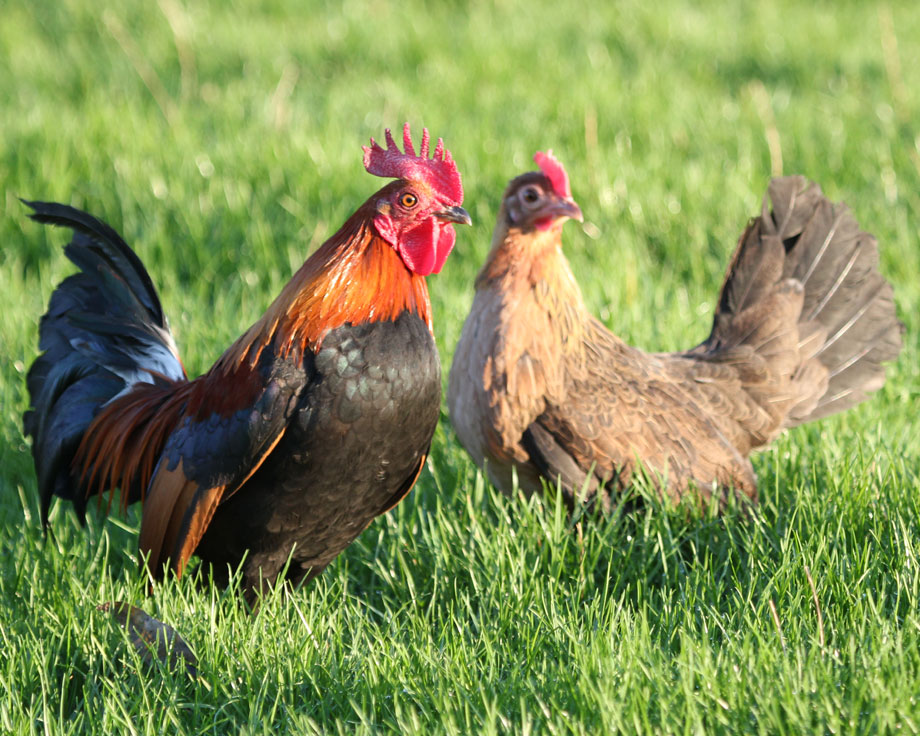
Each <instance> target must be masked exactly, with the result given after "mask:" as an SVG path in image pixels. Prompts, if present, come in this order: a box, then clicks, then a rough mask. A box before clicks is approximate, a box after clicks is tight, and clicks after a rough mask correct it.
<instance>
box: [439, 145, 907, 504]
mask: <svg viewBox="0 0 920 736" xmlns="http://www.w3.org/2000/svg"><path fill="white" fill-rule="evenodd" d="M535 161H536V162H537V164H538V166H539V169H540V171H537V172H530V173H525V174H522V175H521V176H518V177H517V178H515V179H513V180H512V181H511V182H510V184H509V185H508V187H507V189H506V190H505V193H504V196H503V198H502V204H501V209H500V211H499V214H498V222H497V224H496V227H495V231H494V235H493V239H492V249H491V252H490V253H489V255H488V258H487V259H486V262H485V265H484V266H483V267H482V269H481V271H480V272H479V275H478V277H477V279H476V296H475V298H474V301H473V306H472V309H471V311H470V314H469V316H468V317H467V319H466V323H465V324H464V327H463V332H462V335H461V337H460V342H459V344H458V345H457V348H456V352H455V355H454V361H453V365H452V366H451V371H450V379H449V387H448V408H449V411H450V418H451V421H452V423H453V425H454V427H455V429H456V432H457V435H458V437H459V438H460V441H461V442H462V443H463V445H464V447H465V448H466V449H467V451H469V453H470V454H471V456H472V457H473V459H474V460H475V461H476V463H477V464H478V465H479V466H480V467H484V468H485V469H486V471H487V472H488V474H489V477H490V478H491V479H492V481H493V482H494V483H495V485H497V486H498V487H499V488H501V489H502V490H504V491H505V492H506V493H510V492H511V490H512V488H513V487H514V485H515V478H516V483H517V485H518V487H520V488H521V489H523V490H524V491H525V492H535V491H539V490H540V489H541V487H542V481H543V480H545V481H547V482H548V483H549V484H551V485H553V486H555V485H556V484H558V485H559V487H560V488H561V491H562V493H563V494H564V497H565V499H566V501H567V502H568V503H569V504H570V505H572V504H574V503H576V502H583V501H584V502H588V503H590V504H594V505H597V506H600V507H601V508H605V509H606V508H610V507H611V505H612V504H613V502H614V500H615V494H616V492H617V491H618V490H619V489H622V488H623V487H624V486H625V485H627V484H628V483H629V482H630V479H631V478H632V476H633V475H634V473H636V472H637V471H639V469H640V468H642V469H644V471H643V472H647V475H648V477H649V478H650V479H651V480H652V481H653V482H654V483H655V484H656V485H658V486H659V488H660V489H663V490H664V489H666V493H667V495H668V496H670V497H671V498H672V499H675V500H676V499H678V498H680V497H682V496H684V495H686V494H687V493H688V492H694V493H697V494H698V495H699V496H700V497H701V498H703V499H704V500H705V499H708V498H710V497H712V496H713V494H716V498H717V499H718V500H719V502H720V503H724V501H725V500H727V498H728V497H729V494H735V495H736V496H737V497H738V498H741V499H751V500H756V498H757V480H756V476H755V474H754V469H753V466H752V465H751V461H750V459H749V457H748V456H749V454H750V453H751V451H752V450H755V449H757V448H761V447H764V446H765V445H767V444H768V443H769V442H770V441H771V440H773V439H774V438H775V437H776V436H777V435H778V434H779V433H780V432H782V431H783V430H784V429H786V428H788V427H794V426H796V425H798V424H802V423H803V422H808V421H811V420H814V419H819V418H821V417H825V416H827V415H829V414H834V413H836V412H839V411H843V410H844V409H847V408H849V407H851V406H853V405H854V404H857V403H859V402H861V401H863V400H864V399H865V398H866V397H867V395H868V394H869V393H870V392H872V391H875V390H877V389H878V388H880V387H881V386H882V384H883V383H884V380H885V373H884V368H883V366H882V364H883V363H884V362H885V361H889V360H892V359H893V358H895V357H896V356H897V354H898V352H899V351H900V347H901V332H902V325H901V324H900V323H899V322H898V320H897V319H896V317H895V309H894V303H893V293H892V288H891V285H890V284H889V283H888V282H887V281H885V279H884V278H883V277H882V276H881V275H880V274H879V273H878V270H877V262H878V249H877V245H876V241H875V239H874V238H873V237H872V236H871V235H869V234H867V233H864V232H862V231H861V230H860V229H859V227H858V225H857V224H856V221H855V220H854V219H853V217H852V215H851V214H850V213H849V211H848V210H847V208H846V207H845V206H844V205H834V204H832V203H831V202H830V201H828V200H827V199H826V198H825V197H824V196H823V195H822V193H821V190H820V189H819V188H818V187H817V186H816V185H815V184H809V183H807V182H806V181H805V179H803V178H802V177H797V176H794V177H787V178H780V179H774V180H773V181H772V182H771V183H770V186H769V190H768V193H767V197H766V198H765V199H764V204H763V210H762V213H761V215H760V216H759V217H757V218H755V219H753V220H752V221H751V222H750V224H749V225H748V227H747V229H746V230H745V231H744V233H743V234H742V236H741V239H740V240H739V243H738V246H737V250H736V252H735V255H734V257H733V259H732V261H731V265H730V266H729V269H728V274H727V276H726V278H725V283H724V285H723V286H722V291H721V295H720V297H719V301H718V303H717V305H716V311H715V319H714V321H713V327H712V332H711V334H710V335H709V337H708V338H707V339H706V340H705V341H704V342H703V343H702V344H700V345H698V346H697V347H695V348H693V349H691V350H688V351H686V352H677V353H645V352H643V351H641V350H639V349H638V348H634V347H632V346H630V345H627V344H626V343H625V342H624V341H623V340H621V339H620V338H618V337H617V336H616V335H614V334H613V333H611V332H610V331H609V330H608V329H607V328H606V327H605V326H604V325H603V324H601V322H600V321H598V320H597V319H595V318H594V317H593V316H592V315H591V314H590V313H589V312H588V310H587V309H586V307H585V304H584V301H583V299H582V296H581V292H580V291H579V288H578V284H577V283H576V281H575V278H574V277H573V275H572V272H571V270H570V269H569V265H568V263H567V262H566V259H565V257H564V256H563V254H562V238H561V236H562V227H563V224H564V223H565V222H566V221H567V220H568V219H569V218H575V219H578V220H581V217H582V214H581V210H580V209H579V207H578V205H577V204H576V203H575V201H574V199H573V198H572V193H571V191H570V188H569V179H568V175H567V174H566V171H565V169H564V168H563V166H562V164H561V163H559V161H557V160H556V159H555V158H554V157H553V156H552V155H551V154H543V153H537V155H536V156H535ZM768 199H769V201H770V202H772V209H771V208H770V206H769V205H768V201H767V200H768ZM541 479H542V480H541Z"/></svg>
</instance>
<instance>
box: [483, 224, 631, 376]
mask: <svg viewBox="0 0 920 736" xmlns="http://www.w3.org/2000/svg"><path fill="white" fill-rule="evenodd" d="M498 222H499V223H504V224H501V225H500V226H498V227H496V229H495V232H494V234H493V237H492V249H491V251H490V252H489V255H488V257H487V258H486V262H485V264H484V265H483V267H482V269H481V270H480V272H479V275H478V276H477V277H476V290H477V292H478V291H490V292H492V293H498V294H500V295H501V303H502V304H503V305H504V306H503V307H502V308H501V310H500V314H501V319H502V320H508V321H510V322H524V323H528V324H529V323H532V322H533V321H534V320H533V319H532V315H531V314H529V313H528V310H530V309H537V310H539V311H540V312H542V313H544V314H545V315H546V322H547V324H548V326H549V329H550V331H551V333H552V339H554V340H555V341H556V344H557V345H558V355H560V356H562V355H565V356H573V357H575V358H578V357H579V356H580V357H581V358H584V354H585V350H586V349H587V348H588V343H598V342H603V343H604V344H605V345H607V349H608V350H629V347H628V346H627V345H626V343H624V342H623V341H622V340H621V339H620V338H619V337H617V336H616V335H614V334H613V333H612V332H610V330H609V329H607V327H606V326H605V325H604V324H603V323H602V322H600V321H599V320H598V319H597V318H595V317H594V315H592V314H591V312H590V311H589V310H588V308H587V307H586V306H585V302H584V298H583V297H582V294H581V289H580V288H579V287H578V282H577V281H576V280H575V276H574V275H573V274H572V269H571V268H570V267H569V262H568V260H567V259H566V257H565V255H564V254H563V252H562V226H563V221H559V222H556V223H555V224H554V225H553V226H552V227H550V228H549V229H547V230H539V229H531V230H527V231H522V230H521V229H520V228H516V227H509V226H508V225H507V222H508V220H507V218H506V217H504V211H503V212H502V213H500V215H499V219H498Z"/></svg>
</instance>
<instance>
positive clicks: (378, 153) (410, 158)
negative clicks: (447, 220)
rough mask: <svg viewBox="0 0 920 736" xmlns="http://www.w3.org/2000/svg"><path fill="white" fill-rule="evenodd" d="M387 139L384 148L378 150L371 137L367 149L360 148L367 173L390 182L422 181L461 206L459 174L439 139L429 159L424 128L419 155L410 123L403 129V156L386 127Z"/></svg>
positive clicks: (378, 146) (427, 137) (427, 139)
mask: <svg viewBox="0 0 920 736" xmlns="http://www.w3.org/2000/svg"><path fill="white" fill-rule="evenodd" d="M386 139H387V147H386V149H383V148H381V147H380V145H379V144H378V143H377V142H376V141H375V140H374V139H373V138H371V144H370V145H369V146H363V149H364V168H365V169H367V171H368V173H370V174H373V175H374V176H383V177H387V178H393V179H408V180H414V181H423V182H425V183H426V184H428V186H430V187H431V188H432V189H434V190H435V191H436V192H437V193H438V194H439V195H441V197H442V198H443V199H446V200H448V201H449V202H450V203H451V204H453V205H456V206H460V204H461V203H462V202H463V184H462V183H461V182H460V172H459V171H457V165H456V164H455V163H454V160H453V158H451V155H450V151H448V150H447V149H446V148H444V141H442V140H441V139H440V138H438V144H437V145H436V146H435V148H434V154H433V155H432V157H431V158H428V143H429V140H430V136H429V135H428V128H425V129H423V132H422V147H421V150H420V152H419V154H420V155H418V156H416V155H415V147H414V146H413V145H412V136H411V134H410V133H409V123H406V124H405V125H404V126H403V148H405V149H406V151H405V153H403V152H402V151H400V150H399V146H397V145H396V142H395V141H394V140H393V136H392V134H391V133H390V129H389V128H387V130H386Z"/></svg>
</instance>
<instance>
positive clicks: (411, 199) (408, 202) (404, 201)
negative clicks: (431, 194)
mask: <svg viewBox="0 0 920 736" xmlns="http://www.w3.org/2000/svg"><path fill="white" fill-rule="evenodd" d="M399 203H400V204H401V205H402V206H403V207H405V208H406V209H407V210H408V209H412V208H413V207H415V205H416V204H418V197H416V196H415V195H414V194H412V193H410V192H405V193H404V194H403V195H402V196H401V197H400V198H399Z"/></svg>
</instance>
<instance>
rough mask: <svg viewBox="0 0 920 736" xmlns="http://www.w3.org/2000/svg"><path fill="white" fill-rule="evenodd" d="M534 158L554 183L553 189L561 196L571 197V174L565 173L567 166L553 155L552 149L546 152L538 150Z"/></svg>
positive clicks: (551, 182) (544, 173)
mask: <svg viewBox="0 0 920 736" xmlns="http://www.w3.org/2000/svg"><path fill="white" fill-rule="evenodd" d="M533 160H534V161H536V163H537V166H539V167H540V171H542V172H543V175H544V176H545V177H546V178H547V179H549V182H550V184H552V185H553V191H555V192H556V194H557V195H558V196H560V197H565V198H566V199H571V198H572V190H571V189H569V175H568V174H567V173H565V167H564V166H563V165H562V164H561V163H559V161H557V160H556V157H555V156H553V152H552V150H550V151H547V152H546V153H543V152H542V151H537V152H536V153H535V154H534V156H533Z"/></svg>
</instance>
